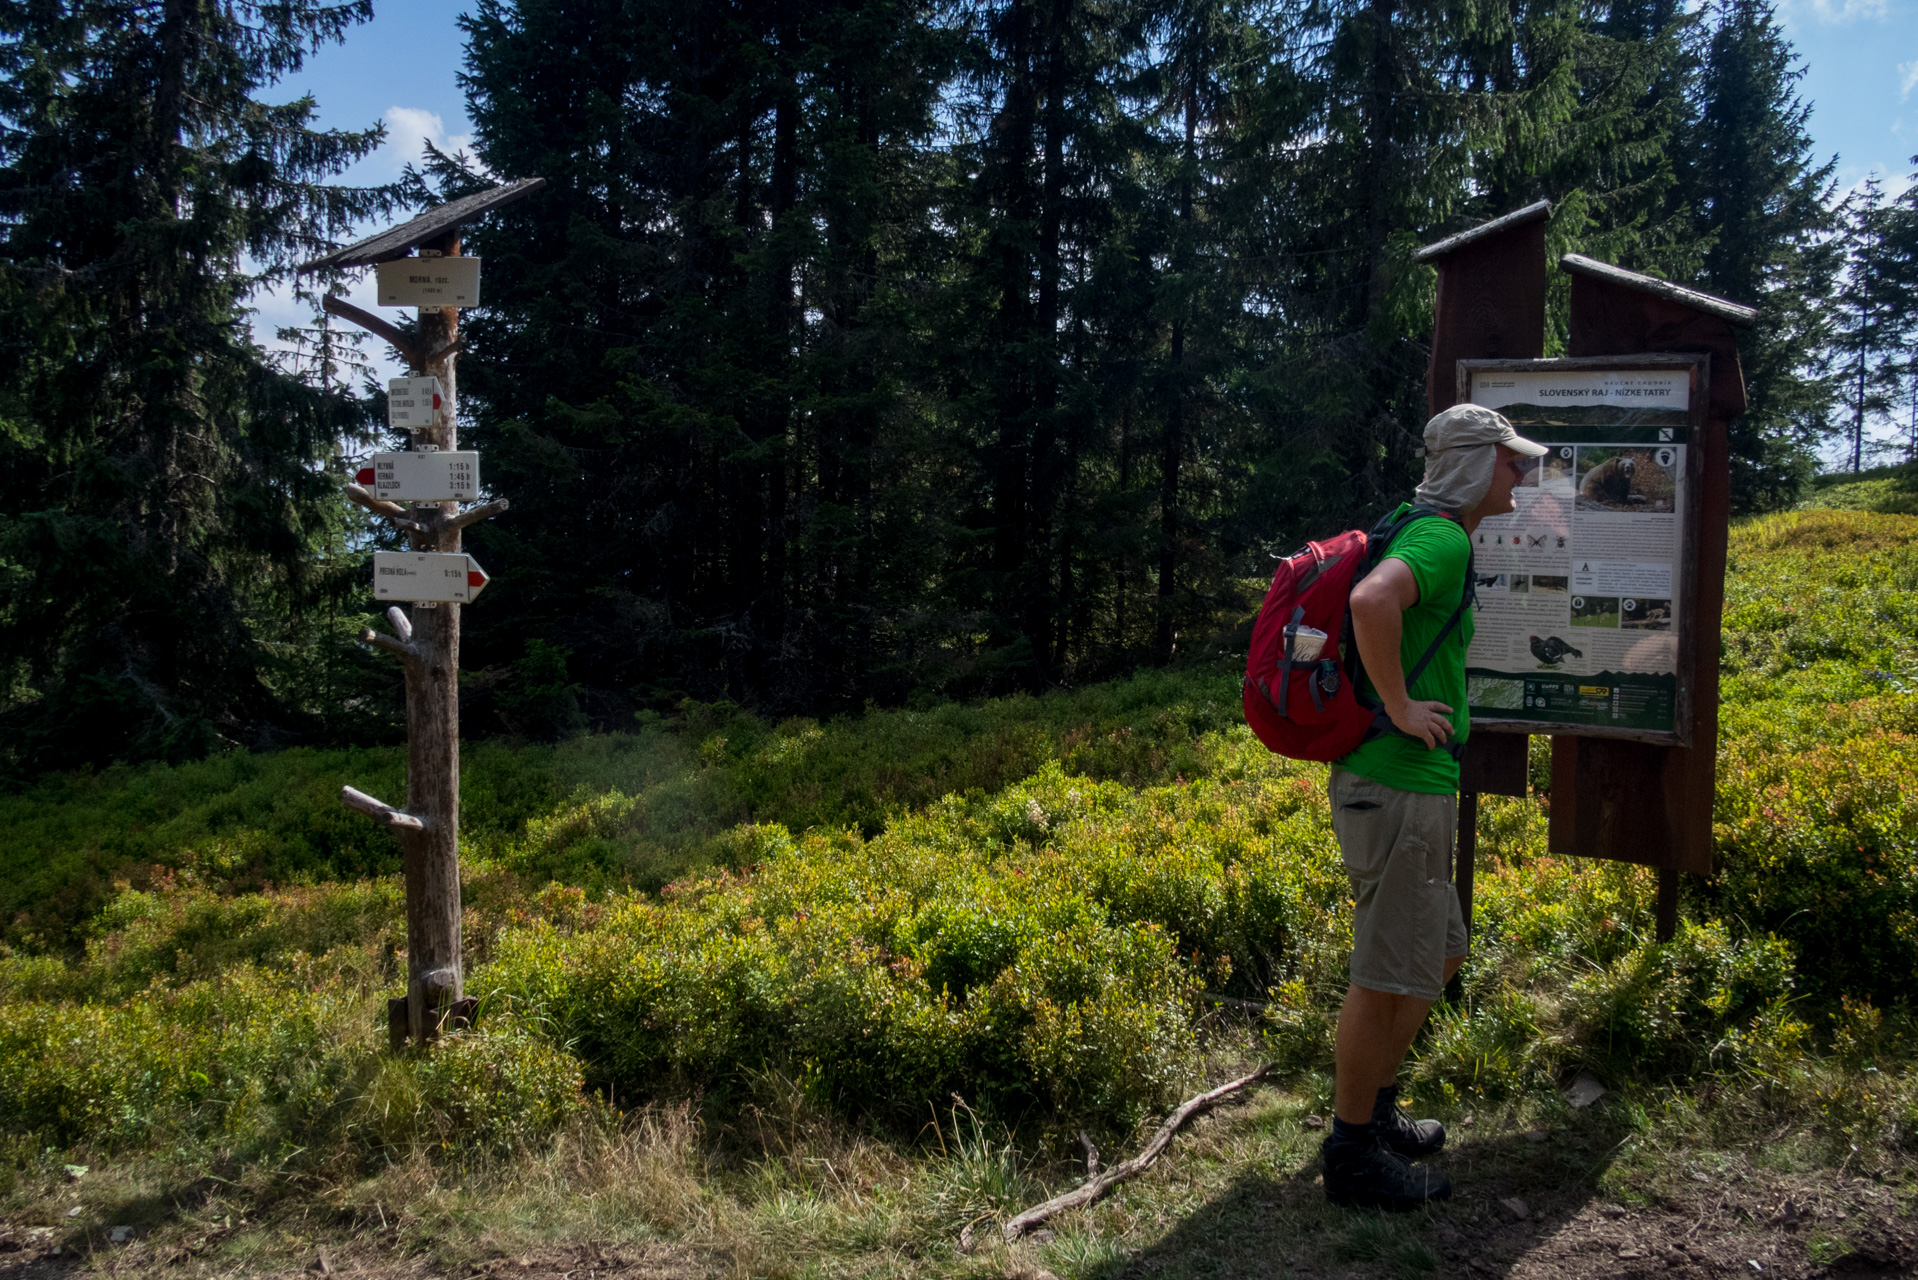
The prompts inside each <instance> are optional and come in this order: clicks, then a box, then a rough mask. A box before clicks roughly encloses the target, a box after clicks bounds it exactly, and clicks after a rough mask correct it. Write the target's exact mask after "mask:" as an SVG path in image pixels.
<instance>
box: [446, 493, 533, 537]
mask: <svg viewBox="0 0 1918 1280" xmlns="http://www.w3.org/2000/svg"><path fill="white" fill-rule="evenodd" d="M512 505H513V504H512V503H511V502H508V501H507V500H506V499H505V498H495V499H493V500H492V501H491V502H483V503H481V504H480V505H479V506H477V507H468V508H467V509H466V510H464V511H462V512H460V513H459V514H458V515H456V516H441V517H440V518H439V520H437V521H435V522H434V525H433V527H434V528H435V529H436V530H447V529H464V528H465V527H466V526H467V525H469V524H478V523H479V522H480V521H482V520H491V519H492V518H493V517H494V516H496V515H498V514H499V513H500V512H502V511H505V510H507V509H509V508H510V507H511V506H512Z"/></svg>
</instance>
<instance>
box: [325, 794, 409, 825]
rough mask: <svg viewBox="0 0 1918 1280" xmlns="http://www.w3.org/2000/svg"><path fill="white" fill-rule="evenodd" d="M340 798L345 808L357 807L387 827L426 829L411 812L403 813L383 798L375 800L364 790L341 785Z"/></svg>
mask: <svg viewBox="0 0 1918 1280" xmlns="http://www.w3.org/2000/svg"><path fill="white" fill-rule="evenodd" d="M340 800H341V801H342V802H344V803H345V805H346V807H347V808H349V809H358V810H359V811H360V812H361V813H363V814H365V815H366V816H367V817H369V818H372V819H374V820H375V821H377V822H383V823H385V824H386V825H387V826H389V827H401V828H404V829H405V830H407V831H424V830H426V824H425V823H424V822H421V821H420V820H419V819H418V818H416V817H414V816H413V815H412V814H410V813H403V812H401V811H400V810H398V809H395V808H394V807H393V806H392V805H390V804H388V803H386V801H384V800H375V799H374V798H373V797H372V796H369V795H367V794H366V792H364V791H356V790H354V789H353V788H352V787H341V788H340Z"/></svg>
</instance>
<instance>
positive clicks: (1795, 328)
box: [1686, 0, 1841, 510]
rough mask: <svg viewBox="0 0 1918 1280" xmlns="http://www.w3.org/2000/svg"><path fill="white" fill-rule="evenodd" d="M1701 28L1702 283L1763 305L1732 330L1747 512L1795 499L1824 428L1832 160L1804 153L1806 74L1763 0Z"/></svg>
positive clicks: (1694, 143) (1696, 151)
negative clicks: (1749, 322)
mask: <svg viewBox="0 0 1918 1280" xmlns="http://www.w3.org/2000/svg"><path fill="white" fill-rule="evenodd" d="M1709 23H1710V27H1709V30H1710V34H1709V36H1708V38H1707V41H1706V47H1705V54H1704V59H1703V66H1702V69H1701V72H1700V84H1699V109H1698V116H1697V121H1696V123H1695V124H1694V125H1693V127H1692V129H1691V132H1690V136H1689V138H1688V139H1687V140H1686V141H1687V151H1688V153H1689V154H1688V159H1689V161H1690V180H1689V193H1688V194H1689V197H1690V204H1691V207H1692V209H1693V210H1694V214H1695V216H1696V218H1697V236H1698V238H1699V240H1700V241H1701V242H1702V243H1704V244H1706V245H1707V246H1708V247H1707V249H1706V251H1705V260H1704V264H1703V271H1702V274H1701V276H1700V278H1699V280H1698V284H1699V285H1700V286H1701V287H1702V288H1705V289H1707V290H1709V291H1711V292H1713V293H1716V294H1720V295H1722V296H1724V297H1727V298H1731V299H1733V300H1735V301H1738V302H1745V303H1750V304H1753V305H1755V306H1757V307H1758V308H1759V310H1760V312H1761V317H1760V320H1759V322H1758V324H1756V325H1754V326H1753V327H1751V328H1750V329H1746V330H1742V331H1741V332H1740V335H1739V355H1740V360H1741V362H1742V363H1743V365H1744V372H1745V386H1746V393H1747V397H1748V399H1749V401H1750V406H1749V408H1748V409H1747V410H1746V412H1745V414H1744V416H1743V417H1741V418H1739V419H1738V421H1737V422H1735V423H1733V424H1732V429H1731V446H1732V496H1733V503H1734V506H1735V508H1736V509H1739V510H1754V509H1762V508H1767V507H1775V506H1779V505H1783V504H1785V503H1788V502H1790V501H1791V500H1792V499H1793V498H1794V497H1795V496H1796V494H1797V492H1798V489H1799V486H1800V485H1801V484H1802V483H1803V482H1804V480H1805V479H1806V477H1808V476H1809V475H1810V473H1811V471H1812V469H1813V467H1814V458H1813V454H1812V449H1813V447H1814V446H1815V445H1816V444H1817V442H1818V441H1819V440H1821V439H1822V438H1824V437H1825V436H1826V435H1827V434H1828V433H1829V432H1830V430H1831V420H1830V413H1831V408H1832V400H1833V390H1834V389H1833V386H1832V383H1831V381H1830V379H1829V377H1828V376H1827V369H1826V353H1827V349H1828V347H1829V344H1830V341H1831V332H1830V321H1829V311H1828V308H1827V307H1826V306H1825V305H1824V303H1825V300H1826V299H1828V298H1829V297H1830V296H1831V294H1832V290H1833V287H1834V283H1835V277H1836V274H1837V271H1838V269H1839V266H1840V263H1841V248H1840V246H1839V244H1838V242H1837V240H1836V239H1835V238H1834V237H1833V232H1834V231H1835V230H1836V227H1835V225H1834V215H1833V213H1832V211H1831V206H1832V176H1831V175H1832V170H1833V168H1834V167H1835V165H1836V164H1837V161H1836V160H1835V159H1834V160H1829V161H1825V162H1823V163H1820V162H1819V161H1817V160H1816V159H1814V157H1813V155H1812V143H1811V137H1810V135H1809V134H1808V133H1807V132H1806V122H1807V121H1808V120H1809V118H1810V115H1811V107H1810V106H1809V104H1807V103H1805V102H1802V101H1801V100H1800V99H1799V97H1798V89H1797V85H1798V80H1799V78H1800V77H1801V76H1802V75H1803V74H1804V73H1803V71H1802V69H1801V68H1800V67H1799V66H1798V65H1797V61H1796V59H1795V57H1794V55H1793V53H1792V49H1791V44H1790V42H1789V41H1787V40H1786V39H1785V34H1784V32H1783V31H1782V30H1780V29H1779V26H1778V21H1777V17H1776V15H1775V13H1774V11H1773V9H1772V6H1771V5H1770V4H1769V3H1767V0H1718V3H1716V4H1714V5H1713V6H1712V7H1711V9H1710V13H1709Z"/></svg>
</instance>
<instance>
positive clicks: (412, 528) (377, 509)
mask: <svg viewBox="0 0 1918 1280" xmlns="http://www.w3.org/2000/svg"><path fill="white" fill-rule="evenodd" d="M346 496H347V497H349V498H351V499H352V500H353V501H354V502H356V503H358V504H359V505H360V506H362V507H365V508H366V509H367V510H368V511H371V512H372V513H373V514H374V515H376V516H385V517H386V518H387V519H388V520H391V521H392V522H393V523H394V524H395V525H396V526H398V527H399V528H401V529H404V530H406V531H407V532H408V533H418V534H427V533H431V532H432V529H431V528H430V527H429V526H428V525H426V524H423V523H421V522H420V521H418V520H415V519H413V513H412V512H410V511H408V510H407V509H406V508H405V507H402V506H400V505H399V504H398V503H396V502H388V501H387V500H386V499H385V498H376V497H374V496H373V495H372V494H370V493H368V492H367V491H366V489H365V488H364V487H363V486H361V485H357V484H351V483H349V484H348V485H347V486H346Z"/></svg>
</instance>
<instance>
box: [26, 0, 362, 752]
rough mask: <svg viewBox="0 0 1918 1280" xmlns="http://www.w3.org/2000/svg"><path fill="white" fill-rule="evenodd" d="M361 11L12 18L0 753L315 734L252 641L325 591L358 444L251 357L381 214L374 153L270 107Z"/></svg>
mask: <svg viewBox="0 0 1918 1280" xmlns="http://www.w3.org/2000/svg"><path fill="white" fill-rule="evenodd" d="M370 16H371V6H370V4H369V3H367V2H366V0H359V2H358V3H348V4H330V3H321V2H320V0H294V2H293V3H274V4H266V3H250V2H245V0H238V2H235V0H165V2H164V3H136V2H135V0H33V2H31V3H28V2H26V0H7V2H6V3H0V332H4V333H5V334H6V339H5V341H4V342H0V422H4V428H3V429H0V672H3V673H4V681H5V683H4V686H0V707H3V708H4V712H3V719H0V743H4V744H5V745H4V746H0V752H3V753H4V755H5V757H6V759H8V760H10V761H11V762H12V763H13V764H14V766H15V767H36V766H47V765H58V764H73V763H80V762H84V761H91V760H104V759H111V758H115V757H127V756H134V757H137V756H148V755H162V756H169V757H173V756H180V755H186V754H195V753H198V752H200V751H204V750H206V749H208V748H210V747H212V746H215V745H217V744H220V743H223V742H249V741H259V740H261V739H262V738H263V737H268V736H270V735H271V734H272V732H273V730H274V729H275V728H276V727H277V728H279V729H287V728H294V729H298V728H301V727H310V726H302V725H301V724H300V723H299V722H300V719H301V717H300V716H299V715H298V713H297V709H296V708H292V707H289V706H287V705H286V700H285V699H284V698H283V697H281V696H280V695H279V692H276V690H275V688H274V680H273V676H272V673H271V671H270V668H271V666H272V662H271V660H270V659H269V657H268V654H267V652H266V646H265V645H264V644H263V637H262V633H263V631H266V630H269V629H270V628H271V627H272V625H273V621H272V620H273V618H274V617H275V616H276V615H277V616H278V617H280V618H282V619H283V618H285V617H286V616H287V614H288V613H289V611H293V612H297V611H298V610H300V609H301V608H303V607H304V606H306V605H309V604H311V603H312V602H313V600H314V597H315V595H316V594H317V593H319V592H320V591H322V590H323V588H324V586H325V584H324V583H323V582H322V581H320V580H319V579H320V574H319V569H320V565H319V562H318V560H317V558H316V556H315V554H314V552H315V548H316V543H317V542H318V541H319V540H321V539H322V538H323V537H324V536H325V535H326V534H327V532H328V530H329V529H330V527H331V526H332V522H333V521H334V520H336V519H337V516H336V515H334V514H333V513H334V512H336V511H337V507H336V502H337V499H336V497H335V494H334V489H333V485H332V483H331V482H329V481H328V480H327V479H326V477H325V476H324V475H323V474H321V473H320V472H319V471H318V470H317V469H316V464H317V463H319V462H320V461H321V460H322V459H325V458H327V457H329V456H331V453H332V450H333V448H334V446H335V442H336V440H337V439H338V436H339V434H340V433H341V432H342V431H345V430H350V429H351V428H352V427H353V426H354V424H355V422H356V420H357V416H356V410H355V409H354V406H353V405H352V404H350V403H348V402H346V401H345V400H343V399H342V398H341V397H339V396H337V395H332V394H326V393H323V392H320V391H316V390H314V389H312V388H309V387H307V386H305V385H303V384H302V383H300V382H298V381H296V380H295V379H293V378H290V377H288V376H285V375H284V374H282V373H281V372H279V371H278V370H277V369H276V368H274V367H273V366H272V364H271V363H270V362H269V361H268V360H267V358H266V356H265V354H264V353H263V352H262V351H261V350H260V349H259V348H258V347H256V346H255V345H254V344H253V343H252V341H251V340H250V338H249V336H248V332H247V327H246V310H245V308H246V302H247V298H248V296H249V294H250V293H251V291H252V290H253V289H254V288H255V287H256V286H257V285H258V284H259V282H260V280H261V279H262V278H263V277H262V276H260V275H259V274H256V273H255V272H254V270H253V268H255V267H260V268H263V269H264V270H265V273H266V274H265V277H264V278H269V279H271V278H283V277H284V275H285V273H286V271H287V269H288V268H289V266H290V264H291V263H293V262H295V261H298V260H299V259H300V258H301V257H303V256H306V255H308V254H310V253H312V252H314V251H315V250H317V249H319V248H321V247H323V246H324V245H325V243H326V242H327V240H328V239H329V238H331V237H335V236H337V235H339V234H340V233H341V232H342V231H344V230H345V229H346V228H347V227H348V226H349V225H350V224H351V222H352V221H353V220H354V219H355V218H357V217H360V216H362V215H365V214H367V213H369V212H371V211H373V210H374V209H376V208H378V207H380V206H381V205H382V204H383V203H384V201H385V196H386V193H383V192H379V191H353V190H346V189H341V188H338V187H333V186H328V185H325V182H326V179H327V178H329V177H331V176H332V175H334V174H337V173H338V172H339V171H341V170H342V169H344V168H345V167H346V166H347V165H348V164H350V163H351V162H352V161H354V160H356V159H358V158H359V157H361V156H363V155H365V154H367V153H368V152H369V151H370V150H371V149H372V148H373V147H374V146H376V145H377V144H378V141H379V138H380V132H379V130H378V129H373V130H367V131H362V132H337V131H325V130H319V129H316V128H315V127H314V126H313V114H314V104H313V101H312V100H311V99H310V98H303V99H299V100H296V101H293V102H290V103H287V104H284V105H268V104H267V103H265V102H262V101H261V100H260V99H259V97H258V95H259V93H260V92H261V91H263V90H265V89H266V88H268V87H269V86H270V85H271V84H272V83H273V82H274V81H275V80H277V79H278V78H279V77H281V76H283V75H285V74H287V73H289V72H292V71H294V70H297V69H298V68H299V66H300V64H301V61H302V59H303V58H304V57H305V56H306V54H307V53H308V51H309V50H311V49H312V48H313V47H314V46H315V45H316V44H318V43H320V42H324V41H333V40H337V39H339V38H340V37H341V36H342V35H343V34H344V32H345V31H346V30H347V29H348V28H349V27H351V26H352V25H353V24H354V23H356V22H359V21H362V20H364V19H366V18H368V17H370Z"/></svg>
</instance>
